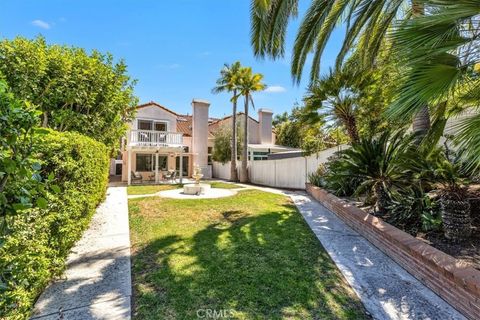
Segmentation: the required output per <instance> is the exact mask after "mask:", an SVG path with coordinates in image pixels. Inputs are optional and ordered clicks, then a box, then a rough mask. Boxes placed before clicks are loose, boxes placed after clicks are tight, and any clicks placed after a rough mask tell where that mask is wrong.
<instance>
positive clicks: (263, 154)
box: [253, 151, 268, 160]
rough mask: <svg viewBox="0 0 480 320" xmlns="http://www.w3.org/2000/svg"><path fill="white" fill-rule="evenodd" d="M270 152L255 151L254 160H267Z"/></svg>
mask: <svg viewBox="0 0 480 320" xmlns="http://www.w3.org/2000/svg"><path fill="white" fill-rule="evenodd" d="M267 159H268V152H265V151H253V160H267Z"/></svg>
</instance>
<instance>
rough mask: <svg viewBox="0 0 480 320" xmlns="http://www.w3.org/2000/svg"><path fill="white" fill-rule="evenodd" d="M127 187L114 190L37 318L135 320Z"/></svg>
mask: <svg viewBox="0 0 480 320" xmlns="http://www.w3.org/2000/svg"><path fill="white" fill-rule="evenodd" d="M130 272H131V270H130V236H129V228H128V204H127V191H126V188H125V187H109V188H108V190H107V198H106V200H105V202H104V203H102V204H101V205H100V206H99V207H98V209H97V212H96V213H95V215H94V216H93V219H92V222H91V224H90V227H89V229H88V230H87V231H86V232H85V233H84V235H83V237H82V239H81V240H80V241H79V242H78V243H77V244H76V245H75V247H74V248H73V249H72V252H71V253H70V255H69V256H68V260H67V270H66V272H65V274H64V275H63V278H62V279H60V280H59V281H56V282H55V283H53V284H52V285H50V286H49V287H48V288H47V289H46V290H45V292H43V294H42V295H41V296H40V298H39V299H38V301H37V303H36V304H35V309H34V313H33V317H32V319H42V320H44V319H45V320H46V319H48V320H53V319H65V320H67V319H68V320H70V319H75V320H76V319H79V320H80V319H81V320H89V319H108V320H116V319H119V320H120V319H130V313H131V310H130V299H131V295H132V290H131V274H130Z"/></svg>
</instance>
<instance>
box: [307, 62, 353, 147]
mask: <svg viewBox="0 0 480 320" xmlns="http://www.w3.org/2000/svg"><path fill="white" fill-rule="evenodd" d="M356 98H357V97H356V94H355V92H354V91H353V90H352V88H351V87H350V85H349V79H348V78H346V77H345V76H344V74H342V73H341V72H333V71H332V70H330V72H329V74H327V75H325V76H323V77H322V78H321V79H320V80H317V81H315V82H314V83H313V84H312V85H310V87H309V88H308V92H307V95H306V96H305V97H304V102H305V106H306V109H307V110H309V111H310V112H318V111H320V112H319V115H320V117H323V118H325V120H327V121H334V122H337V123H338V124H341V125H343V126H344V127H345V129H346V131H347V135H348V137H349V138H350V141H351V142H352V143H357V142H358V141H359V135H358V128H357V120H356V114H355V113H356V112H355V109H356V103H357V101H356Z"/></svg>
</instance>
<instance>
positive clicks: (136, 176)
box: [130, 171, 143, 183]
mask: <svg viewBox="0 0 480 320" xmlns="http://www.w3.org/2000/svg"><path fill="white" fill-rule="evenodd" d="M130 174H131V175H132V183H133V182H135V181H138V183H142V181H143V177H142V175H141V174H140V173H138V172H133V171H132V172H130Z"/></svg>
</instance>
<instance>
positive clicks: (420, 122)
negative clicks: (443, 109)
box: [412, 105, 430, 142]
mask: <svg viewBox="0 0 480 320" xmlns="http://www.w3.org/2000/svg"><path fill="white" fill-rule="evenodd" d="M412 127H413V134H414V135H415V137H416V141H418V142H420V141H422V140H423V138H425V136H426V135H427V133H428V131H429V130H430V111H429V110H428V107H427V106H426V105H425V106H423V107H422V109H420V110H419V111H418V112H417V113H416V114H415V116H414V117H413V125H412Z"/></svg>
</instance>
